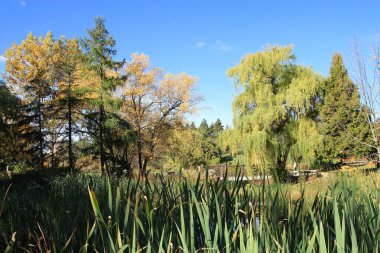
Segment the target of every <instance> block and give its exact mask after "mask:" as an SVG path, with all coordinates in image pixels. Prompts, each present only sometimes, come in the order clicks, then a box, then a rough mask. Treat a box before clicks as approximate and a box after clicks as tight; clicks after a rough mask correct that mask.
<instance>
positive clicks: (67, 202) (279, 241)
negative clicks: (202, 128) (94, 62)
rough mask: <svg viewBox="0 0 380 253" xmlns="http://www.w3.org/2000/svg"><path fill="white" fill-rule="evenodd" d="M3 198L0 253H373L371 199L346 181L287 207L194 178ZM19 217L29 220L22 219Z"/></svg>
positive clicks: (17, 188) (274, 195) (262, 194)
mask: <svg viewBox="0 0 380 253" xmlns="http://www.w3.org/2000/svg"><path fill="white" fill-rule="evenodd" d="M42 182H43V181H42ZM25 186H27V187H28V191H25ZM326 187H327V186H326ZM1 193H2V195H1V196H2V197H1V198H0V199H1V200H2V203H1V206H0V227H1V231H2V235H3V236H2V238H1V240H0V250H5V249H6V248H9V250H16V248H17V247H18V249H20V248H21V247H23V248H24V249H26V250H29V251H37V252H47V251H51V252H58V251H60V252H62V251H68V252H72V251H73V252H140V251H144V252H145V251H147V252H167V251H170V252H176V251H185V252H196V251H201V250H205V249H207V250H209V251H217V252H377V251H378V250H379V247H380V245H379V240H380V239H379V237H378V236H377V233H378V227H379V225H380V218H379V217H380V215H379V211H380V209H379V204H380V198H379V196H380V194H379V191H378V189H375V188H372V189H369V190H367V191H364V190H363V189H361V188H359V185H358V184H357V181H356V179H355V178H354V179H353V180H349V179H348V178H347V177H346V176H345V177H343V179H342V180H340V181H337V182H336V183H335V184H333V185H330V186H329V187H328V190H326V193H325V194H322V195H316V196H315V197H311V198H310V199H307V198H306V197H305V196H304V195H303V193H301V194H300V198H299V199H292V198H291V197H290V198H289V194H288V193H287V192H286V191H285V188H283V187H281V186H279V185H266V186H263V187H255V186H251V185H246V186H244V185H243V184H242V182H239V181H237V182H231V183H228V182H227V181H218V182H215V183H209V182H201V181H200V179H199V178H198V180H197V181H196V182H193V183H189V182H187V181H185V180H180V181H179V182H173V180H165V179H164V178H161V179H158V180H157V181H155V182H151V183H148V182H138V181H133V180H125V179H122V180H120V179H116V178H105V177H100V176H94V175H93V176H91V175H83V174H77V175H68V176H65V177H61V178H57V179H56V180H54V181H53V182H52V183H51V184H48V185H39V184H36V183H34V184H32V183H29V184H27V185H25V184H24V183H23V184H22V185H18V184H15V185H13V186H11V188H10V189H9V191H8V189H7V187H6V186H5V187H4V188H2V189H1ZM73 199H76V200H81V201H72V200H73ZM25 208H28V212H22V211H21V210H25ZM41 238H43V239H42V240H41Z"/></svg>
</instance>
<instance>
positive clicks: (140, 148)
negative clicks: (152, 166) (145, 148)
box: [137, 140, 144, 173]
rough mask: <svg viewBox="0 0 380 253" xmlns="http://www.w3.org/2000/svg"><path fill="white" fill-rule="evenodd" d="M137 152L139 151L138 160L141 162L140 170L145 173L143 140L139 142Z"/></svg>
mask: <svg viewBox="0 0 380 253" xmlns="http://www.w3.org/2000/svg"><path fill="white" fill-rule="evenodd" d="M137 153H138V162H139V171H140V173H143V172H144V171H143V157H142V144H141V140H139V141H138V142H137Z"/></svg>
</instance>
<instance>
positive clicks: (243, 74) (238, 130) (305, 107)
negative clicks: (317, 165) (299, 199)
mask: <svg viewBox="0 0 380 253" xmlns="http://www.w3.org/2000/svg"><path fill="white" fill-rule="evenodd" d="M294 59H295V56H294V54H293V52H292V47H291V46H286V47H280V46H272V47H268V48H265V49H264V50H263V51H259V52H257V53H255V54H248V55H247V56H245V57H244V58H243V59H242V60H241V62H240V64H238V65H236V66H235V67H233V68H231V69H229V70H228V75H229V76H230V77H231V78H233V80H234V82H235V84H236V87H237V88H238V90H239V94H238V95H237V96H236V97H235V99H234V101H233V119H234V128H233V129H230V130H227V131H224V132H223V134H222V135H223V136H222V137H223V138H222V139H224V140H225V142H224V146H225V147H226V146H227V145H228V144H230V147H231V151H233V152H235V153H237V150H238V147H240V148H241V149H242V150H243V152H244V156H245V161H246V165H248V166H252V165H256V166H257V167H259V168H261V169H266V168H270V169H271V170H272V172H273V174H277V176H278V178H279V179H283V178H284V176H285V172H286V169H285V166H286V162H287V160H288V158H289V154H294V156H302V158H303V159H304V160H306V161H309V162H312V161H313V160H314V159H315V150H316V149H317V148H318V147H319V145H320V142H321V136H320V135H319V134H318V131H317V127H316V123H315V122H314V120H313V117H314V115H315V107H316V103H317V100H318V93H319V91H320V88H321V79H322V78H321V77H320V76H318V75H317V74H315V73H314V72H313V71H312V70H311V69H310V68H306V67H302V66H299V65H296V64H295V63H294ZM291 151H292V152H291Z"/></svg>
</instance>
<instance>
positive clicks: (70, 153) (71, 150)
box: [67, 75, 74, 172]
mask: <svg viewBox="0 0 380 253" xmlns="http://www.w3.org/2000/svg"><path fill="white" fill-rule="evenodd" d="M71 107H72V105H71V75H69V100H68V109H69V112H68V115H67V116H68V120H69V129H68V135H69V168H70V171H71V172H73V171H74V157H73V140H72V131H73V130H72V108H71Z"/></svg>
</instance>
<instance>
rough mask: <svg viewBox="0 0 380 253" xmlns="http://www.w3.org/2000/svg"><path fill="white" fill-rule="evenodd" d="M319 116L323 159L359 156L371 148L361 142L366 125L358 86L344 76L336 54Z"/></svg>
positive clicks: (367, 131) (367, 133) (367, 132)
mask: <svg viewBox="0 0 380 253" xmlns="http://www.w3.org/2000/svg"><path fill="white" fill-rule="evenodd" d="M320 119H321V125H320V132H321V134H322V135H323V136H324V149H323V157H324V159H325V160H326V161H330V162H332V163H339V162H340V161H341V160H342V159H344V158H347V157H350V156H359V157H363V156H365V155H368V154H369V153H370V152H371V148H369V147H368V146H366V145H361V143H367V142H368V141H369V136H370V129H369V126H368V125H367V124H366V122H365V115H364V112H363V110H362V106H361V104H360V98H359V92H358V87H357V86H356V85H355V84H354V83H353V81H351V79H350V77H349V76H348V73H347V69H346V67H345V66H344V63H343V58H342V56H341V55H340V54H334V56H333V58H332V63H331V67H330V75H329V78H328V79H327V80H326V82H325V88H324V96H323V105H322V106H321V109H320Z"/></svg>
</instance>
